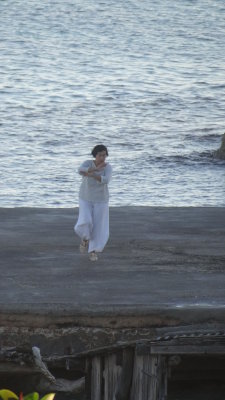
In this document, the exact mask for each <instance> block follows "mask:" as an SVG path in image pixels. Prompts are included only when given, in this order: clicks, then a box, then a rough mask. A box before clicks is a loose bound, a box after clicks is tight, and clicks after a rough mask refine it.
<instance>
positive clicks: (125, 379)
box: [115, 348, 134, 400]
mask: <svg viewBox="0 0 225 400" xmlns="http://www.w3.org/2000/svg"><path fill="white" fill-rule="evenodd" d="M133 364H134V349H133V348H127V349H124V350H123V366H122V371H121V374H120V378H119V381H118V385H117V389H116V392H115V399H116V400H129V394H130V388H131V383H132V377H133Z"/></svg>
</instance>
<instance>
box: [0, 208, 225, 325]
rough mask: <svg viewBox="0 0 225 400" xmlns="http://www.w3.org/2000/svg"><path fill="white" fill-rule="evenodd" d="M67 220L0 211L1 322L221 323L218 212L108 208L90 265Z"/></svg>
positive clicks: (222, 213) (224, 238)
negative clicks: (102, 244) (103, 238)
mask: <svg viewBox="0 0 225 400" xmlns="http://www.w3.org/2000/svg"><path fill="white" fill-rule="evenodd" d="M77 215H78V209H39V208H15V209H9V208H4V209H0V220H1V226H0V252H1V254H0V256H1V259H0V263H1V265H0V271H1V283H0V305H1V309H0V320H1V324H4V325H18V326H23V325H24V324H25V325H29V326H33V327H35V326H36V327H43V328H44V327H47V326H49V325H51V324H54V325H55V326H57V324H59V325H60V326H62V325H63V324H65V325H66V324H67V325H68V324H72V325H79V326H101V327H114V328H115V327H117V328H120V327H146V326H148V327H151V326H152V327H161V326H163V327H166V326H178V325H192V324H201V325H202V326H203V325H205V326H207V324H209V323H218V324H221V323H222V324H223V323H224V321H225V289H224V288H225V275H224V269H225V208H211V207H209V208H208V207H206V208H191V207H190V208H188V207H187V208H172V207H171V208H164V207H159V208H158V207H119V208H111V209H110V240H109V242H108V244H107V246H106V248H105V251H104V253H102V254H100V256H99V260H98V261H97V262H91V261H89V259H88V256H87V254H86V255H83V254H80V253H79V250H78V248H79V238H78V237H77V236H75V234H74V231H73V225H74V223H75V221H76V219H77Z"/></svg>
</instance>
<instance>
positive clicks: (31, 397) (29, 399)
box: [23, 392, 39, 400]
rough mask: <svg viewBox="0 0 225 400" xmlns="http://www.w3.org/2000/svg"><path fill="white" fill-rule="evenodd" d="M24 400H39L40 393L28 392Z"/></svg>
mask: <svg viewBox="0 0 225 400" xmlns="http://www.w3.org/2000/svg"><path fill="white" fill-rule="evenodd" d="M23 400H39V394H38V393H37V392H33V393H29V394H26V396H25V397H24V398H23Z"/></svg>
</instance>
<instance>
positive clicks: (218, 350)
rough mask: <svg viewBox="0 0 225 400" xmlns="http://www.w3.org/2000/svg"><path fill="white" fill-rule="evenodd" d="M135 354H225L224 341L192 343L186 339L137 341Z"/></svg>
mask: <svg viewBox="0 0 225 400" xmlns="http://www.w3.org/2000/svg"><path fill="white" fill-rule="evenodd" d="M136 349H137V354H139V355H144V354H165V355H167V354H190V355H191V354H199V355H201V354H215V355H216V354H225V342H223V343H215V342H211V343H206V342H205V343H204V342H202V343H201V342H199V343H195V341H193V343H192V342H191V341H190V340H188V341H184V340H182V341H162V342H155V343H138V344H137V346H136Z"/></svg>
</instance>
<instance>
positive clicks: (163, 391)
mask: <svg viewBox="0 0 225 400" xmlns="http://www.w3.org/2000/svg"><path fill="white" fill-rule="evenodd" d="M167 379H168V375H167V362H166V358H165V357H162V356H159V355H154V354H146V355H139V354H138V353H137V352H136V354H135V359H134V372H133V382H132V388H131V396H130V400H137V399H138V400H166V397H167Z"/></svg>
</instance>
